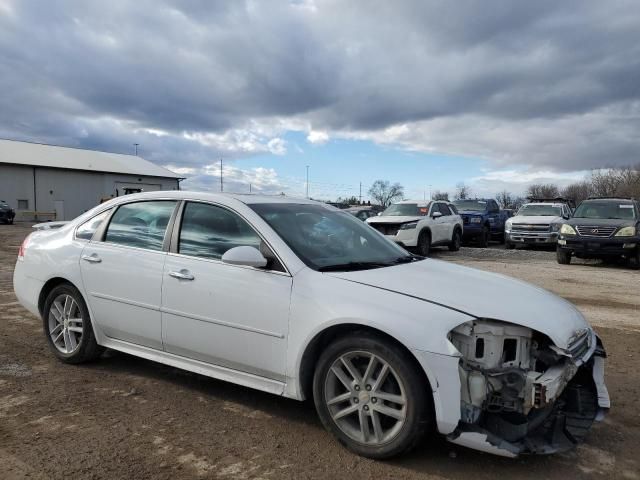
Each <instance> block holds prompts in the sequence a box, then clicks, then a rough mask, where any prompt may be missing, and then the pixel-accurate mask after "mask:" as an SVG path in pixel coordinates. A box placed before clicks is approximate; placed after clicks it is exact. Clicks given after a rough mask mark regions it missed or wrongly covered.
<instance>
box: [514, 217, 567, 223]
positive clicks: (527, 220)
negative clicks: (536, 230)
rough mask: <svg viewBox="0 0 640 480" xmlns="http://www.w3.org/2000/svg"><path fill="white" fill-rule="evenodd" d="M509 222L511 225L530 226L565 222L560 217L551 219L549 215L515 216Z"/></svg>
mask: <svg viewBox="0 0 640 480" xmlns="http://www.w3.org/2000/svg"><path fill="white" fill-rule="evenodd" d="M509 220H511V223H526V224H531V225H547V224H549V223H559V222H564V221H565V220H564V219H563V218H562V217H551V216H549V215H532V216H524V215H517V216H515V217H511V218H510V219H509Z"/></svg>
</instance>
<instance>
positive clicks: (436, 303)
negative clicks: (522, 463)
mask: <svg viewBox="0 0 640 480" xmlns="http://www.w3.org/2000/svg"><path fill="white" fill-rule="evenodd" d="M14 290H15V293H16V296H17V298H18V300H19V301H20V303H21V304H22V305H24V306H25V307H26V308H27V309H28V310H29V311H31V312H32V313H34V314H35V315H39V316H40V317H41V318H42V322H43V323H42V324H43V329H44V334H45V339H46V341H47V343H48V345H49V347H50V350H51V351H52V353H53V354H54V355H55V356H56V357H57V358H58V359H59V360H60V361H62V362H65V363H73V364H78V363H82V362H86V361H90V360H95V359H96V358H98V357H99V356H100V355H101V353H102V351H103V350H104V348H111V349H114V350H119V351H122V352H125V353H128V354H131V355H136V356H140V357H143V358H146V359H148V360H153V361H156V362H160V363H163V364H167V365H171V366H173V367H177V368H182V369H185V370H189V371H193V372H197V373H199V374H202V375H208V376H210V377H213V378H218V379H221V380H225V381H230V382H234V383H237V384H240V385H243V386H246V387H251V388H255V389H258V390H262V391H266V392H269V393H273V394H277V395H282V396H285V397H288V398H293V399H296V400H305V399H313V401H314V403H315V406H316V410H317V412H318V415H319V417H320V419H321V421H322V423H323V425H324V426H325V428H326V429H327V430H328V431H329V432H330V433H331V434H333V435H334V436H335V437H336V438H337V439H338V441H340V442H341V443H342V444H343V445H345V446H346V447H347V448H349V449H350V450H352V451H354V452H356V453H358V454H360V455H363V456H366V457H370V458H377V459H381V458H389V457H392V456H394V455H399V454H401V453H403V452H406V451H408V450H409V449H411V448H412V447H414V446H415V445H417V444H418V443H419V441H420V439H421V438H422V437H423V436H424V435H425V434H427V433H429V432H433V431H437V432H439V433H441V434H443V435H444V436H445V437H446V438H447V439H448V440H449V441H451V442H454V443H456V444H459V445H463V446H467V447H471V448H475V449H478V450H482V451H485V452H490V453H494V454H498V455H503V456H510V457H514V456H517V455H519V454H523V453H543V454H545V453H553V452H560V451H564V450H567V449H569V448H571V447H573V446H574V445H575V444H576V443H578V442H579V441H581V440H582V439H583V438H584V437H585V435H586V434H587V432H588V430H589V429H590V427H591V425H592V424H593V422H594V421H596V420H599V419H601V418H602V416H603V414H604V412H605V411H606V410H607V409H608V408H609V397H608V394H607V389H606V387H605V383H604V358H605V352H604V348H603V346H602V343H601V342H600V340H599V338H598V337H597V335H596V334H595V332H594V331H593V329H592V328H591V327H590V326H589V324H588V323H587V321H586V320H585V318H584V317H583V316H582V314H581V313H580V312H579V311H578V310H577V309H576V308H575V307H574V306H573V305H571V304H570V303H569V302H567V301H565V300H563V299H561V298H559V297H557V296H555V295H553V294H551V293H549V292H547V291H545V290H542V289H540V288H538V287H535V286H533V285H529V284H527V283H524V282H521V281H518V280H515V279H513V278H509V277H506V276H502V275H498V274H495V273H489V272H483V271H480V270H475V269H471V268H466V267H462V266H459V265H455V264H452V263H448V262H443V261H438V260H433V259H429V258H425V257H422V256H417V255H412V254H410V253H408V252H407V251H405V250H404V249H403V248H402V247H400V246H398V245H397V244H396V243H395V242H393V241H392V240H390V239H389V238H388V237H387V236H385V235H383V234H382V233H380V232H379V231H377V230H374V229H373V228H371V227H370V226H368V225H366V224H365V223H364V222H362V221H360V220H358V219H357V218H355V217H354V216H353V215H350V214H348V213H345V212H343V211H340V210H338V209H335V208H334V207H331V206H328V205H324V204H321V203H317V202H313V201H309V200H303V199H289V198H280V197H262V196H258V195H250V196H247V195H222V194H220V195H218V194H211V193H197V192H183V191H172V192H153V193H145V194H134V195H128V196H126V197H119V198H116V199H113V200H111V201H108V202H106V203H103V204H102V205H100V206H98V207H96V208H95V209H93V210H91V211H89V212H86V213H85V214H83V215H81V216H80V217H78V218H77V219H75V220H72V221H70V222H68V223H66V224H61V225H58V228H55V229H45V230H37V231H35V232H33V233H32V234H31V235H30V236H28V237H27V238H26V239H25V241H24V242H23V244H22V246H21V247H20V250H19V254H18V260H17V263H16V267H15V270H14ZM496 292H500V293H501V297H502V301H500V302H496V301H495V293H496ZM60 368H63V367H60ZM75 372H76V370H75V369H69V372H68V375H71V376H72V375H73V374H74V373H75Z"/></svg>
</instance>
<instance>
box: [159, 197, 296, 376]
mask: <svg viewBox="0 0 640 480" xmlns="http://www.w3.org/2000/svg"><path fill="white" fill-rule="evenodd" d="M237 246H253V247H256V248H258V249H260V250H261V251H262V252H263V254H265V256H266V257H267V258H271V260H270V264H269V265H268V267H267V268H266V269H258V268H253V267H245V266H236V265H229V264H225V263H222V261H221V260H220V259H221V258H222V255H223V254H224V253H225V252H226V251H227V250H229V249H230V248H233V247H237ZM172 250H174V248H172ZM291 285H292V279H291V276H290V275H289V274H287V273H286V272H285V270H284V268H283V267H282V265H281V264H280V263H279V262H278V261H277V259H275V256H274V255H273V254H272V252H270V250H269V249H268V247H267V246H266V244H265V243H264V242H263V241H262V239H261V238H260V236H258V234H257V233H256V232H255V231H254V230H253V229H252V228H251V227H250V226H249V224H248V223H247V222H246V221H245V220H244V219H242V218H241V217H240V216H239V215H238V214H236V213H235V212H233V211H231V210H229V209H227V208H225V207H221V206H217V205H212V204H207V203H198V202H187V203H186V204H185V206H184V212H183V215H182V221H181V226H180V233H179V238H178V240H177V245H176V246H175V252H173V253H169V254H168V256H167V261H166V263H165V266H164V283H163V289H162V339H163V342H164V348H165V350H166V351H167V352H170V353H174V354H176V355H181V356H184V357H189V358H193V359H196V360H200V361H204V362H207V363H211V364H215V365H220V366H223V367H227V368H232V369H234V370H240V371H243V372H247V373H251V374H255V375H259V376H261V377H266V378H270V379H274V380H279V381H284V379H285V362H286V347H287V337H288V329H289V301H290V295H291Z"/></svg>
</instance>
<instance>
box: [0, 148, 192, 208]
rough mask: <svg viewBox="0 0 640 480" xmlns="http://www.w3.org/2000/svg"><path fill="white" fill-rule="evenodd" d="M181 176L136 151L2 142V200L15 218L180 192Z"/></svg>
mask: <svg viewBox="0 0 640 480" xmlns="http://www.w3.org/2000/svg"><path fill="white" fill-rule="evenodd" d="M180 180H182V177H180V176H179V175H178V174H176V173H173V172H172V171H170V170H167V169H166V168H162V167H159V166H158V165H155V164H153V163H151V162H149V161H147V160H144V159H143V158H140V157H138V156H134V155H122V154H118V153H107V152H97V151H93V150H84V149H79V148H68V147H58V146H53V145H42V144H38V143H28V142H18V141H14V140H0V200H4V201H6V202H7V203H9V205H11V206H12V207H13V208H14V209H15V210H16V213H17V214H16V220H21V219H24V220H33V219H35V218H36V215H37V218H38V220H47V219H51V220H53V219H55V220H71V219H73V218H75V217H77V216H78V215H80V214H81V213H82V212H85V211H87V210H89V209H90V208H92V207H95V206H96V205H98V204H99V203H100V202H101V201H103V200H105V199H107V198H110V197H118V196H120V195H126V194H128V193H136V192H149V191H155V190H179V189H180Z"/></svg>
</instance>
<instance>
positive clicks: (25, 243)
mask: <svg viewBox="0 0 640 480" xmlns="http://www.w3.org/2000/svg"><path fill="white" fill-rule="evenodd" d="M30 237H31V234H29V235H27V237H26V238H25V239H24V240H23V241H22V244H21V245H20V249H19V250H18V260H24V254H25V253H26V251H27V246H28V245H29V238H30Z"/></svg>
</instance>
